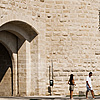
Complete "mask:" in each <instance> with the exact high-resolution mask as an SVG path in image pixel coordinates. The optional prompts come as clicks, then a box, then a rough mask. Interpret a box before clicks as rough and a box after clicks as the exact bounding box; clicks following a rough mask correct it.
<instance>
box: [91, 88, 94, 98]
mask: <svg viewBox="0 0 100 100" xmlns="http://www.w3.org/2000/svg"><path fill="white" fill-rule="evenodd" d="M91 94H92V97H93V98H94V92H93V90H91Z"/></svg>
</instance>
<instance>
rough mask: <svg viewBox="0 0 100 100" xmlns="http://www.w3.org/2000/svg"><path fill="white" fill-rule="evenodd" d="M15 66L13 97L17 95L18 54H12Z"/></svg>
mask: <svg viewBox="0 0 100 100" xmlns="http://www.w3.org/2000/svg"><path fill="white" fill-rule="evenodd" d="M12 66H13V96H16V95H17V53H13V54H12Z"/></svg>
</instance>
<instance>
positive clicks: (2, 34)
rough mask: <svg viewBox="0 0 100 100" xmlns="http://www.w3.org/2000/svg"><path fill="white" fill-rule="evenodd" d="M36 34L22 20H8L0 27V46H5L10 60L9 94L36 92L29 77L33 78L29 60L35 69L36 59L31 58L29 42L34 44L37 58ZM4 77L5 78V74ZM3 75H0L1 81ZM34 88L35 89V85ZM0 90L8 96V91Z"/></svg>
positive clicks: (24, 94)
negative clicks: (0, 76) (33, 88)
mask: <svg viewBox="0 0 100 100" xmlns="http://www.w3.org/2000/svg"><path fill="white" fill-rule="evenodd" d="M36 36H37V32H36V31H35V29H34V28H33V27H32V26H30V25H29V24H27V23H25V22H22V21H10V22H7V23H5V24H3V25H2V26H1V27H0V43H2V45H0V47H5V48H7V50H8V52H9V55H10V59H11V62H12V66H11V67H10V68H11V71H10V72H9V74H10V75H12V76H13V77H12V76H11V77H10V78H11V82H12V83H9V84H10V85H11V84H12V85H11V88H10V91H11V93H10V94H11V95H14V96H16V95H19V96H26V95H27V96H29V95H30V94H36V91H35V90H31V79H33V78H34V77H33V78H31V73H32V69H31V68H32V67H31V62H34V63H35V64H34V65H33V69H34V68H35V70H36V69H37V66H36V65H37V60H36V59H34V60H32V59H31V46H30V44H31V42H32V44H33V47H34V45H35V47H34V49H33V50H34V51H35V54H34V55H33V56H34V57H35V58H37V56H38V54H37V53H36V52H37V45H38V41H37V40H38V38H37V37H36ZM7 50H6V51H7ZM0 56H1V55H0ZM7 66H8V65H7ZM4 69H5V68H4ZM12 73H13V74H12ZM4 77H5V78H7V77H6V76H5V75H4ZM4 77H2V79H1V82H3V79H4ZM35 82H37V79H35ZM4 83H5V82H3V83H2V84H4ZM35 88H36V89H37V87H36V86H35ZM1 92H2V91H1V90H0V95H2V96H6V94H7V96H10V94H9V93H8V92H9V91H6V90H5V89H4V92H5V94H3V93H1Z"/></svg>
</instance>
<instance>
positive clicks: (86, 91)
mask: <svg viewBox="0 0 100 100" xmlns="http://www.w3.org/2000/svg"><path fill="white" fill-rule="evenodd" d="M88 92H89V91H88V90H87V91H86V99H87V98H88Z"/></svg>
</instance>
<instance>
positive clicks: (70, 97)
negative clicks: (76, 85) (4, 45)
mask: <svg viewBox="0 0 100 100" xmlns="http://www.w3.org/2000/svg"><path fill="white" fill-rule="evenodd" d="M70 99H71V90H70Z"/></svg>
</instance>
